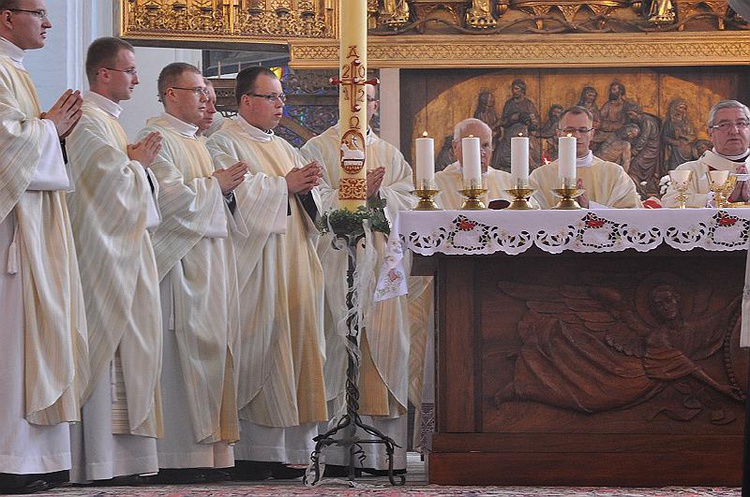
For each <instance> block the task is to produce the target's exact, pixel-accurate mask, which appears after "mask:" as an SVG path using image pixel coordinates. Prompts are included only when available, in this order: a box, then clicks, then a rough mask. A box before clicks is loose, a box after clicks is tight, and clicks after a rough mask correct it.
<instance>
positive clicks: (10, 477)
mask: <svg viewBox="0 0 750 497" xmlns="http://www.w3.org/2000/svg"><path fill="white" fill-rule="evenodd" d="M68 478H69V473H68V471H57V472H54V473H38V474H31V475H14V474H9V473H0V494H33V493H36V492H42V491H45V490H50V489H53V488H56V487H59V486H60V485H62V484H64V483H67V481H68Z"/></svg>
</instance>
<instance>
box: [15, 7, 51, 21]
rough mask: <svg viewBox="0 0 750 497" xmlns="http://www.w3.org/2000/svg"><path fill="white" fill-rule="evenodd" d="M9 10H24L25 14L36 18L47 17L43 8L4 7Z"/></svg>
mask: <svg viewBox="0 0 750 497" xmlns="http://www.w3.org/2000/svg"><path fill="white" fill-rule="evenodd" d="M6 10H9V11H11V12H26V13H27V14H30V15H32V16H33V17H36V18H37V19H47V11H46V10H44V9H39V10H28V9H6Z"/></svg>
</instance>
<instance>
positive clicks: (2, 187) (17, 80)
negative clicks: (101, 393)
mask: <svg viewBox="0 0 750 497" xmlns="http://www.w3.org/2000/svg"><path fill="white" fill-rule="evenodd" d="M22 58H23V51H22V50H20V49H19V48H18V47H16V46H14V45H12V44H10V43H8V42H7V41H5V40H0V121H2V125H0V149H1V150H2V151H3V153H2V157H0V222H7V220H8V219H10V218H11V217H10V216H9V214H11V211H12V212H13V213H14V215H15V218H16V224H15V227H14V229H15V233H14V239H13V243H12V244H11V246H10V250H9V257H8V260H7V261H0V262H1V263H2V266H0V267H1V268H2V270H3V271H7V272H8V273H11V274H13V273H16V272H17V273H18V274H19V275H20V277H21V280H22V282H23V283H22V288H23V309H24V316H25V317H24V323H25V325H24V329H23V336H24V364H25V366H24V367H25V375H24V376H25V380H24V382H25V390H24V392H25V406H24V413H25V416H26V419H27V420H28V421H29V422H31V423H34V424H43V425H51V424H57V423H60V422H63V421H72V420H77V419H78V418H79V403H80V397H81V395H82V393H83V389H84V388H85V385H86V384H87V383H88V352H87V350H86V347H87V337H86V320H85V315H84V307H83V294H82V292H81V287H80V280H79V275H78V263H77V260H76V254H75V247H74V244H73V235H72V233H71V229H70V220H69V217H68V210H67V206H66V205H65V194H64V193H63V192H61V191H55V190H52V189H49V188H48V187H44V188H47V189H40V188H41V187H35V186H34V178H35V176H34V175H35V173H36V171H37V168H38V167H40V166H41V165H42V164H44V163H45V161H50V160H53V161H56V162H57V163H58V164H59V166H57V167H58V169H59V168H62V167H63V164H62V153H61V150H60V147H59V145H58V143H57V142H58V138H57V132H56V131H55V128H54V125H53V123H52V122H51V121H46V120H41V119H39V118H38V116H39V115H40V109H39V103H38V98H37V94H36V90H35V89H34V85H33V83H32V82H31V79H30V77H29V74H28V73H27V72H26V70H25V69H23V66H22V65H21V61H22ZM50 153H52V155H50ZM18 331H19V332H20V331H21V330H18Z"/></svg>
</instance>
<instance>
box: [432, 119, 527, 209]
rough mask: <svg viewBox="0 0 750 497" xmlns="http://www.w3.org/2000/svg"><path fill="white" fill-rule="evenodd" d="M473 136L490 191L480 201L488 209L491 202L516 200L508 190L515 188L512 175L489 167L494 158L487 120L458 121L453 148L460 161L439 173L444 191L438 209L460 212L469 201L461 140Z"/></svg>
mask: <svg viewBox="0 0 750 497" xmlns="http://www.w3.org/2000/svg"><path fill="white" fill-rule="evenodd" d="M469 136H474V137H477V138H479V150H480V160H481V164H480V166H481V171H482V184H483V185H484V187H485V188H487V193H485V194H484V195H482V196H481V197H480V199H481V200H482V202H483V203H484V205H485V206H488V204H489V202H490V201H491V200H505V201H507V202H508V203H510V201H511V200H513V197H512V196H511V195H510V194H509V193H507V192H506V191H505V190H507V189H510V188H513V182H512V180H511V176H510V173H508V172H506V171H500V170H498V169H493V168H491V167H489V165H490V160H491V159H492V144H493V141H492V140H493V138H492V128H490V127H489V126H488V125H487V124H486V123H485V122H484V121H482V120H480V119H476V118H473V117H470V118H468V119H464V120H463V121H460V122H458V123H457V124H456V126H455V127H454V129H453V144H452V145H453V155H454V156H455V157H456V158H457V160H456V162H454V163H453V164H450V165H448V166H447V167H446V168H445V169H443V170H442V171H438V172H436V173H435V183H436V184H437V188H438V190H440V193H438V195H437V197H436V199H435V202H436V203H437V204H438V207H440V208H442V209H460V208H461V205H462V204H463V202H464V200H465V199H466V197H464V196H463V195H461V193H460V190H461V189H462V188H463V167H462V166H461V158H462V156H463V155H462V154H463V147H462V142H461V140H462V139H463V138H466V137H469ZM532 203H533V202H532Z"/></svg>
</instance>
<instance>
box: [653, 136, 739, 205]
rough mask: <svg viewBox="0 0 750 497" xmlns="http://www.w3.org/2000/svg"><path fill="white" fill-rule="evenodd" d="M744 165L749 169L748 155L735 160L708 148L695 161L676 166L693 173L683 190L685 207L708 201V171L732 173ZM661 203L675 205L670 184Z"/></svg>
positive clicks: (675, 201) (675, 194)
mask: <svg viewBox="0 0 750 497" xmlns="http://www.w3.org/2000/svg"><path fill="white" fill-rule="evenodd" d="M743 165H744V166H745V167H746V168H748V170H750V157H748V158H747V159H745V161H744V162H735V161H732V160H729V159H727V158H726V157H722V156H721V155H719V154H717V153H716V152H714V151H711V150H708V151H706V152H704V153H703V155H702V156H701V158H700V159H698V160H696V161H691V162H686V163H684V164H681V165H679V166H677V169H679V170H686V169H687V170H690V171H693V174H691V175H690V182H688V189H687V191H686V192H685V194H686V195H687V200H685V206H687V207H706V204H707V202H708V193H709V192H710V191H711V189H710V187H709V184H708V171H709V170H716V171H729V172H730V173H734V172H736V171H737V168H739V167H740V166H743ZM661 204H662V205H663V206H664V207H677V206H678V205H679V202H678V201H677V190H675V189H674V188H672V185H671V184H670V186H669V188H668V189H667V192H666V193H665V194H664V196H663V197H662V199H661Z"/></svg>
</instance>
